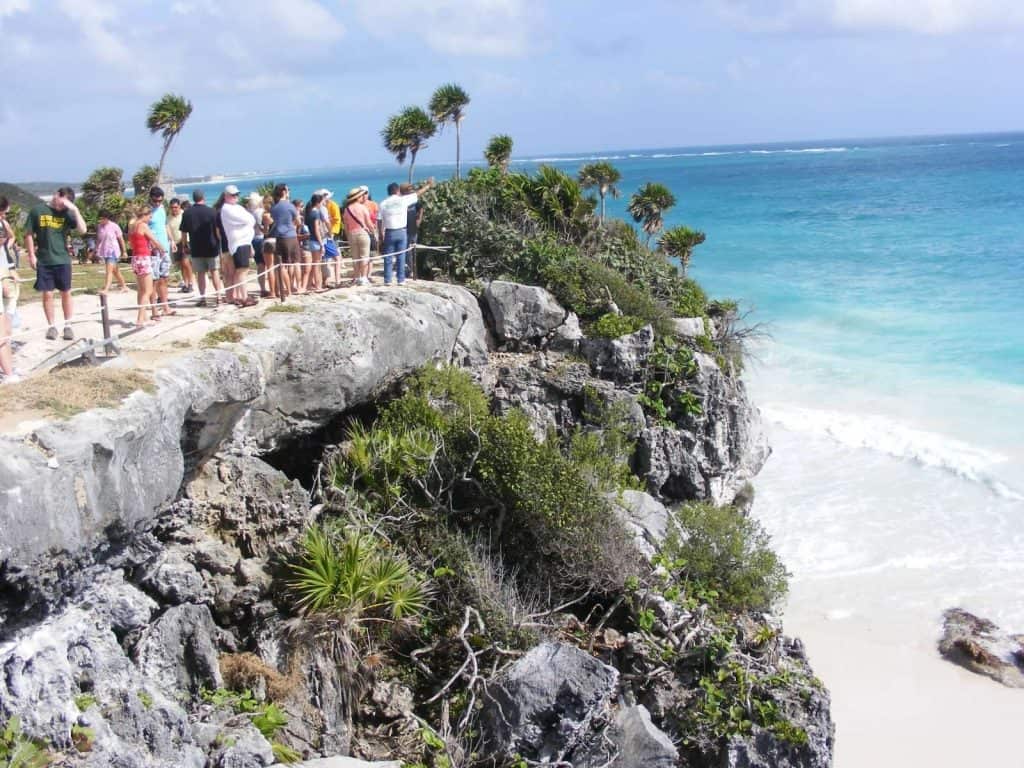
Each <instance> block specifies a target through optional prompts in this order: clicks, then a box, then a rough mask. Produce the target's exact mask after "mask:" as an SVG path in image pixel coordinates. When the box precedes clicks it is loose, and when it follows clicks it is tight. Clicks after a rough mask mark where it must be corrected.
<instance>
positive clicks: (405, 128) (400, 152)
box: [380, 107, 437, 183]
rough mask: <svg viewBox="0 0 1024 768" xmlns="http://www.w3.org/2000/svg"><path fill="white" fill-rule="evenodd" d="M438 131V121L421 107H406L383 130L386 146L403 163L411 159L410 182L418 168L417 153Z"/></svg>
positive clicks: (391, 118)
mask: <svg viewBox="0 0 1024 768" xmlns="http://www.w3.org/2000/svg"><path fill="white" fill-rule="evenodd" d="M435 133H437V123H435V122H434V120H433V119H432V118H431V117H430V115H428V114H427V113H426V112H425V111H424V110H423V109H422V108H421V107H406V108H405V109H403V110H402V111H401V112H399V113H397V114H395V115H392V116H391V117H389V118H388V121H387V124H386V125H385V126H384V128H383V130H381V132H380V135H381V139H382V140H383V142H384V148H385V149H386V150H387V151H388V152H390V153H391V154H393V155H394V156H395V160H396V161H397V162H398V164H399V165H402V164H403V163H404V162H405V160H406V158H408V159H409V182H410V183H412V178H413V174H414V173H415V169H416V155H418V154H419V153H420V151H421V150H423V149H425V148H426V146H427V141H428V140H429V139H430V138H432V137H433V135H434V134H435Z"/></svg>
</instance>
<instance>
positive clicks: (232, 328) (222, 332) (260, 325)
mask: <svg viewBox="0 0 1024 768" xmlns="http://www.w3.org/2000/svg"><path fill="white" fill-rule="evenodd" d="M266 327H267V326H266V323H264V322H262V321H260V320H240V321H238V322H237V323H234V324H232V325H225V326H224V327H223V328H216V329H214V330H212V331H210V332H209V333H208V334H206V335H205V336H203V339H202V341H200V342H199V344H200V346H203V347H216V346H217V345H218V344H237V343H238V342H240V341H241V340H242V337H244V336H245V334H244V333H242V331H261V330H263V329H264V328H266Z"/></svg>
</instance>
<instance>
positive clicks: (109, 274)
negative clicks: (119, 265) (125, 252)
mask: <svg viewBox="0 0 1024 768" xmlns="http://www.w3.org/2000/svg"><path fill="white" fill-rule="evenodd" d="M105 270H106V276H105V277H104V278H103V288H102V289H101V290H102V291H103V293H106V292H107V291H109V290H110V284H111V283H112V282H113V281H114V265H113V264H111V263H110V262H109V261H108V262H107V263H106V265H105Z"/></svg>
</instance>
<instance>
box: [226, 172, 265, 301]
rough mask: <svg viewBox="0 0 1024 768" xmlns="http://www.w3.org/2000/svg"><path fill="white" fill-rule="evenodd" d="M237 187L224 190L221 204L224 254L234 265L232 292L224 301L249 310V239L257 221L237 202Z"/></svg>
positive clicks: (250, 244) (230, 186)
mask: <svg viewBox="0 0 1024 768" xmlns="http://www.w3.org/2000/svg"><path fill="white" fill-rule="evenodd" d="M238 195H239V191H238V187H236V186H235V185H234V184H228V185H227V186H226V187H224V205H222V206H221V209H220V222H221V225H223V227H224V234H225V235H226V236H227V253H229V254H230V255H231V260H232V265H233V266H234V277H233V278H232V282H233V283H234V284H235V287H234V288H232V289H231V291H230V293H229V295H228V297H227V300H228V301H229V302H232V303H233V304H236V305H238V306H240V307H251V306H252V305H253V304H255V303H256V301H255V300H253V299H250V298H249V290H248V288H247V286H246V284H245V277H246V274H247V273H248V272H249V265H250V262H251V261H252V240H253V237H254V236H255V234H256V218H255V217H254V216H253V215H252V214H251V213H249V211H247V210H246V209H245V206H243V205H239V203H238Z"/></svg>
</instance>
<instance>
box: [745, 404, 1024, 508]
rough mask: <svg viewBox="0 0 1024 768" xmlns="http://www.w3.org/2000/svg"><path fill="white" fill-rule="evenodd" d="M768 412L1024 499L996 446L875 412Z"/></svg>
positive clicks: (786, 424) (784, 423)
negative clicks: (1002, 472)
mask: <svg viewBox="0 0 1024 768" xmlns="http://www.w3.org/2000/svg"><path fill="white" fill-rule="evenodd" d="M761 412H762V414H763V415H764V417H765V418H766V419H767V420H768V421H771V422H773V423H776V424H778V425H779V426H781V427H783V428H784V429H787V430H789V431H791V432H800V433H805V434H813V435H823V436H826V437H828V438H831V439H832V440H834V441H835V442H837V443H839V444H841V445H845V446H847V447H850V448H863V449H866V450H871V451H877V452H879V453H884V454H886V455H889V456H893V457H895V458H898V459H906V460H908V461H914V462H916V463H918V464H921V465H923V466H926V467H934V468H936V469H941V470H943V471H946V472H950V473H952V474H954V475H956V476H957V477H961V478H963V479H965V480H969V481H971V482H975V483H980V484H982V485H984V486H985V487H987V488H988V489H989V490H991V491H992V492H993V493H995V494H996V495H997V496H1000V497H1001V498H1004V499H1010V500H1014V501H1024V494H1022V493H1020V492H1019V491H1017V490H1015V489H1013V488H1010V487H1009V486H1008V485H1006V483H1004V482H1002V481H1001V480H999V479H998V478H997V477H996V476H995V475H994V474H993V470H994V468H995V467H997V466H998V465H1000V464H1003V463H1005V462H1006V461H1007V457H1006V456H1004V455H1002V454H1000V453H997V452H995V451H991V450H987V449H985V448H979V447H978V446H974V445H971V444H969V443H966V442H964V441H962V440H956V439H954V438H950V437H947V436H945V435H941V434H938V433H935V432H928V431H925V430H921V429H915V428H913V427H909V426H907V425H905V424H901V423H900V422H898V421H895V420H894V419H891V418H889V417H886V416H879V415H875V414H854V413H844V412H842V411H829V410H819V409H815V408H805V407H800V406H789V405H780V404H771V405H766V406H764V407H762V408H761Z"/></svg>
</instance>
